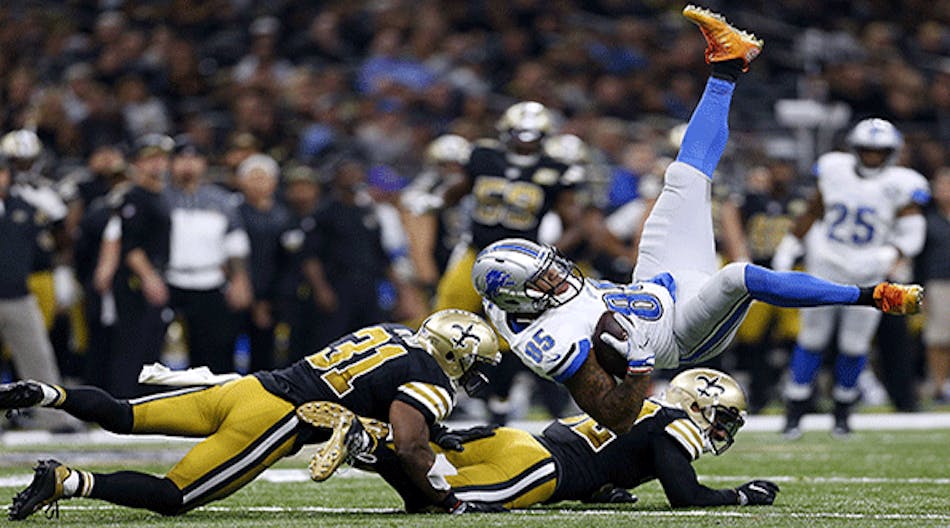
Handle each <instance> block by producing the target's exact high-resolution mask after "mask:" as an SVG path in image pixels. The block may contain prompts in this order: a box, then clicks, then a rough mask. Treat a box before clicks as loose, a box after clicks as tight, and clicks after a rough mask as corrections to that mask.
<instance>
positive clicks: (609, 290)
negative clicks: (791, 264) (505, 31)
mask: <svg viewBox="0 0 950 528" xmlns="http://www.w3.org/2000/svg"><path fill="white" fill-rule="evenodd" d="M683 14H684V15H685V16H686V17H687V18H689V19H690V20H692V21H693V22H695V23H697V24H698V25H699V27H700V29H701V30H702V32H703V35H704V36H705V37H706V40H707V43H708V47H707V50H706V58H707V60H708V61H709V62H711V63H712V69H713V73H712V76H711V77H710V79H709V81H708V82H707V85H706V89H705V91H704V93H703V96H702V98H701V99H700V101H699V104H698V106H697V107H696V109H695V110H694V112H693V115H692V117H691V119H690V122H689V125H688V127H687V129H686V133H685V135H684V137H683V141H682V145H681V148H680V151H679V154H678V156H677V159H676V161H675V162H673V163H672V164H670V166H669V167H668V168H667V170H666V174H665V183H664V188H663V191H662V192H661V194H660V196H659V198H658V199H657V201H656V205H655V206H654V208H653V210H652V212H651V213H650V215H649V217H648V219H647V221H646V224H645V226H644V228H643V235H642V237H641V240H640V246H639V255H638V259H637V265H636V268H635V269H634V273H633V282H632V283H631V284H615V283H611V282H601V281H594V280H589V279H585V278H584V277H583V275H582V274H581V272H580V271H579V270H578V268H577V266H576V265H574V263H573V262H571V261H569V260H567V259H565V258H564V257H562V256H560V255H559V254H558V253H557V250H556V249H555V248H553V247H551V246H545V245H540V244H536V243H533V242H530V241H528V240H524V239H506V240H501V241H498V242H496V243H494V244H491V245H490V246H488V247H486V248H485V249H484V250H482V252H481V253H480V254H479V255H478V257H477V259H476V261H475V266H474V267H473V270H472V281H473V282H474V285H475V289H476V290H477V291H478V292H479V294H480V295H481V296H482V298H483V301H484V302H483V304H484V309H485V313H486V314H487V316H488V317H489V319H490V320H491V321H492V323H493V324H494V325H495V328H496V329H497V330H498V332H499V334H500V335H501V336H502V337H504V338H505V339H507V340H508V342H509V344H510V345H511V348H512V350H513V351H514V352H515V353H516V354H517V355H518V356H519V357H520V359H521V360H522V361H523V362H524V363H525V364H526V365H527V366H528V367H529V368H530V369H532V370H533V371H535V372H536V373H537V374H539V375H541V376H543V377H547V378H551V379H554V380H556V381H558V382H561V383H563V384H564V385H565V386H566V387H567V388H568V390H570V392H571V394H572V396H573V397H574V400H575V401H576V402H577V404H578V405H579V406H580V407H581V409H583V410H584V411H585V412H587V413H588V414H589V415H590V416H591V417H592V418H594V419H595V420H596V421H597V422H598V423H600V424H601V425H603V426H605V427H607V428H609V429H611V430H612V431H614V432H617V433H622V432H625V431H627V430H629V429H630V427H631V426H632V424H633V422H634V420H635V419H636V416H637V414H638V413H639V411H640V408H641V406H642V402H643V397H644V395H645V392H646V388H647V385H648V382H649V380H648V378H649V376H648V375H649V373H650V372H652V370H653V368H654V366H657V367H660V368H675V367H677V366H679V365H685V364H692V363H699V362H701V361H704V360H706V359H709V358H711V357H713V356H716V355H717V354H719V353H720V352H722V350H723V349H725V347H726V346H727V345H728V343H729V341H730V340H731V339H732V337H733V336H734V335H735V333H736V330H737V328H738V326H739V323H740V322H741V321H742V319H743V317H744V315H745V313H746V311H747V309H748V307H749V304H750V303H751V302H752V300H754V299H755V300H760V301H765V302H768V303H771V304H776V305H780V306H790V307H800V306H817V305H824V304H862V305H867V306H878V307H879V308H880V309H882V310H885V311H889V312H895V313H905V312H911V311H916V310H917V309H918V308H919V303H920V298H921V289H920V287H918V286H914V287H905V286H899V285H891V284H887V283H882V284H880V285H878V286H877V287H876V288H863V289H860V288H858V287H856V286H842V285H838V284H834V283H831V282H827V281H824V280H820V279H817V278H815V277H812V276H809V275H806V274H803V273H796V272H786V273H776V272H773V271H771V270H769V269H767V268H763V267H760V266H755V265H752V264H740V263H736V264H730V265H728V266H726V267H725V268H723V269H721V270H718V271H717V268H718V266H717V262H716V255H715V242H714V238H713V227H712V214H711V205H710V204H711V199H710V189H711V184H712V175H713V171H714V170H715V167H716V165H717V164H718V162H719V158H720V156H721V155H722V152H723V149H724V148H725V145H726V140H727V138H728V135H729V127H728V122H727V121H728V113H729V104H730V101H731V99H732V92H733V89H734V88H735V81H736V79H737V78H738V76H739V74H740V73H741V72H742V71H744V70H745V69H747V68H748V64H749V62H750V61H751V60H752V59H754V58H755V57H756V56H757V55H758V53H759V51H760V50H761V47H762V43H761V41H759V40H757V39H756V38H755V37H754V36H752V35H750V34H748V33H746V32H744V31H740V30H737V29H735V28H733V27H732V26H730V25H729V24H728V23H726V22H725V20H724V19H723V18H722V17H721V16H719V15H717V14H715V13H711V12H709V11H707V10H705V9H700V8H697V7H695V6H687V7H686V8H685V9H684V10H683ZM607 310H610V311H613V312H615V313H614V317H615V319H617V322H618V323H619V324H620V325H621V326H622V327H623V328H624V330H625V333H626V339H624V340H619V339H616V338H614V337H613V336H611V335H609V334H606V333H604V334H602V335H601V336H599V337H600V338H601V339H602V340H603V341H604V342H606V343H607V344H609V345H610V346H611V347H613V348H615V349H617V351H618V352H619V353H621V354H622V355H623V356H624V357H625V358H626V359H627V362H628V370H627V374H626V376H625V377H624V378H623V379H622V380H621V381H620V382H619V383H618V382H617V381H616V380H615V379H614V378H613V377H612V376H611V375H609V374H607V372H606V371H605V370H604V369H603V368H602V367H601V366H600V364H599V363H598V361H597V359H596V355H595V354H591V353H590V351H591V348H592V341H591V339H592V334H593V333H594V330H595V328H596V326H597V322H598V320H599V318H600V316H601V314H602V313H604V312H605V311H607Z"/></svg>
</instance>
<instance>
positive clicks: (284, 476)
mask: <svg viewBox="0 0 950 528" xmlns="http://www.w3.org/2000/svg"><path fill="white" fill-rule="evenodd" d="M32 478H33V475H32V474H30V473H23V474H20V475H11V476H7V477H0V488H4V487H9V488H19V487H24V486H26V485H28V484H29V483H30V481H31V480H32ZM333 478H334V479H337V478H377V476H376V475H375V474H374V473H369V472H366V471H360V470H358V469H352V468H347V469H345V470H343V471H338V472H337V473H336V474H335V475H334V476H333ZM258 479H260V480H263V481H264V482H270V483H273V484H296V483H300V482H309V481H310V473H309V472H308V471H307V470H306V469H268V470H267V471H265V472H264V473H262V474H261V476H260V477H258ZM699 479H700V480H701V481H705V482H732V481H748V480H753V479H765V480H771V481H773V482H803V483H810V484H927V485H943V486H947V485H950V478H926V477H908V478H888V477H807V476H793V475H771V476H766V475H699Z"/></svg>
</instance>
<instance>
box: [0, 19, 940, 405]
mask: <svg viewBox="0 0 950 528" xmlns="http://www.w3.org/2000/svg"><path fill="white" fill-rule="evenodd" d="M682 7H683V6H682V5H680V4H677V3H670V2H659V1H651V0H646V1H617V0H599V1H598V0H593V1H584V2H581V1H571V0H555V1H542V0H506V1H500V0H478V1H447V2H435V1H425V0H422V1H410V0H374V1H332V0H330V1H322V2H305V1H293V0H270V1H267V2H263V1H256V0H206V1H198V0H154V1H123V0H66V1H46V0H40V1H25V0H12V1H5V2H2V3H0V49H2V50H3V52H2V53H0V134H2V135H3V141H2V143H0V151H2V154H3V167H4V168H3V169H0V174H2V173H3V172H8V173H9V183H8V184H4V178H0V204H4V203H6V204H7V205H6V206H5V208H3V209H0V215H2V216H0V220H2V219H4V218H5V219H7V220H8V221H9V222H10V225H13V226H14V227H16V226H15V225H14V223H15V224H16V225H21V224H23V223H24V221H25V222H26V223H29V224H31V225H32V227H33V228H34V229H33V231H29V232H28V233H27V235H24V236H21V237H20V238H16V237H13V236H12V235H10V236H8V231H7V227H4V228H3V229H4V231H2V232H3V234H4V235H3V238H2V239H0V254H2V256H0V262H2V263H3V265H4V269H2V270H0V273H3V274H4V275H6V276H7V278H5V279H4V280H2V281H0V339H2V340H3V342H4V343H5V344H6V345H7V346H6V347H5V351H4V353H3V357H4V361H3V363H2V365H3V368H2V371H0V372H2V376H3V381H8V380H10V379H15V378H17V377H31V376H46V379H47V381H49V377H48V376H49V374H48V370H43V369H39V370H35V369H33V367H31V366H29V362H24V360H23V359H22V358H21V359H17V357H16V356H17V355H28V354H31V353H33V350H30V351H23V350H15V349H14V348H15V347H14V344H15V342H17V341H16V340H17V339H18V338H20V335H19V334H17V333H16V331H11V330H10V328H11V325H14V324H13V323H11V322H10V320H12V319H16V318H17V315H16V314H17V313H24V311H23V310H22V309H19V308H13V309H11V310H12V311H4V307H5V304H4V303H5V302H7V301H8V300H10V299H22V294H23V292H22V291H21V290H20V288H21V287H20V286H19V285H17V284H12V285H10V284H7V282H9V280H7V279H8V278H10V277H13V276H14V274H13V272H12V271H10V270H11V269H13V268H11V267H8V266H13V264H10V263H11V262H18V261H22V259H32V264H30V265H29V266H30V269H29V270H28V271H30V276H29V283H28V284H29V292H30V293H29V295H32V296H33V297H34V298H35V299H36V300H37V301H38V305H37V306H38V308H39V310H40V312H41V313H42V316H43V318H42V319H43V320H42V322H43V325H44V328H45V330H46V332H45V335H47V336H48V339H49V343H51V344H52V349H53V350H54V351H55V359H56V361H55V363H56V364H55V365H53V366H49V365H47V366H46V367H44V368H47V369H48V368H54V369H58V370H60V371H61V372H62V376H63V377H64V378H66V379H67V381H68V382H81V383H92V384H97V385H100V386H103V387H105V388H108V389H111V390H112V391H113V392H114V393H115V394H117V395H118V396H134V395H137V394H139V393H140V392H141V390H143V389H142V388H141V387H140V386H138V385H137V384H136V383H135V376H136V375H137V373H138V370H139V368H140V367H141V366H142V363H143V362H147V361H149V360H158V359H159V357H160V358H161V359H162V360H163V361H164V362H166V363H167V364H169V365H170V366H173V367H184V366H187V365H188V364H189V363H190V364H192V365H207V366H209V367H211V368H212V370H215V371H228V370H238V371H249V370H256V369H260V368H271V367H275V366H280V365H284V364H287V363H288V362H291V361H293V360H295V359H298V358H300V357H303V356H305V355H306V354H308V353H311V352H313V351H315V350H317V349H319V348H320V347H322V346H324V345H325V344H327V343H328V342H330V341H331V340H333V339H335V338H336V337H339V336H340V335H341V334H343V333H346V332H348V331H351V330H353V329H355V328H358V327H360V326H362V325H364V324H368V323H371V322H376V321H380V320H395V321H418V320H420V318H421V317H423V316H424V315H426V314H427V313H428V311H429V310H430V304H429V303H430V302H431V297H432V295H433V293H434V291H433V288H434V285H435V279H436V278H437V277H432V272H431V271H428V270H422V269H419V267H420V263H419V261H418V258H417V255H415V254H414V252H418V251H419V250H418V248H413V247H412V242H413V241H412V238H411V237H410V236H409V235H407V234H406V229H405V225H404V219H405V218H406V217H407V215H411V214H412V213H413V203H416V204H417V205H418V202H413V201H412V200H405V199H401V195H405V193H406V189H407V188H408V189H410V190H412V189H413V187H411V185H412V184H413V182H414V181H416V180H417V179H418V177H419V175H420V174H424V173H425V172H426V171H434V170H435V171H437V170H439V167H438V165H439V164H438V163H437V162H439V161H445V160H433V159H431V158H430V159H427V157H426V155H425V154H426V152H427V149H428V147H429V146H430V145H431V144H432V143H433V141H435V140H436V139H437V138H440V137H442V136H445V135H446V134H454V135H457V136H460V137H461V138H464V139H465V140H467V141H470V142H474V141H476V140H478V139H479V138H497V136H498V131H497V130H496V126H495V124H496V121H497V120H498V118H499V117H500V115H501V114H502V112H504V110H505V109H506V108H508V107H509V106H510V105H512V104H513V103H516V102H518V101H538V102H540V103H542V104H544V105H545V106H546V107H547V108H548V109H549V110H551V111H552V112H554V114H555V115H556V117H557V127H556V128H557V132H558V134H569V135H572V136H576V137H577V138H579V139H580V140H581V141H579V142H577V143H573V144H570V143H569V142H568V144H569V145H573V146H564V145H563V144H562V145H561V147H560V148H562V149H567V150H570V152H560V154H562V155H564V156H566V157H569V158H571V159H570V160H568V161H570V162H571V163H576V164H580V165H582V166H583V168H584V169H585V172H584V173H585V179H584V183H583V187H584V189H585V194H584V196H585V200H586V201H585V203H586V204H587V205H588V206H589V207H593V208H596V209H598V210H600V211H601V212H602V213H603V218H604V219H605V220H604V221H605V222H606V224H607V227H608V228H609V229H610V231H611V233H613V234H614V235H615V236H617V238H618V239H620V240H622V241H623V242H624V244H625V247H626V249H627V250H628V251H627V252H626V253H625V252H624V251H621V252H620V253H619V254H618V253H617V252H616V251H613V252H610V253H609V254H605V253H604V252H602V251H600V250H599V249H598V248H597V247H596V244H589V245H588V247H586V248H583V249H580V250H578V253H577V254H573V255H572V256H573V257H575V258H578V259H581V260H583V261H585V262H586V263H587V268H586V269H587V272H588V273H590V274H592V275H595V276H603V277H608V278H611V279H615V280H621V281H623V280H625V278H626V277H629V272H630V269H631V266H632V263H633V258H634V256H635V245H636V227H637V225H638V221H639V219H640V218H642V214H643V211H644V210H645V209H646V208H647V207H649V201H650V199H651V198H652V197H654V196H655V195H656V193H657V192H658V190H659V185H661V182H659V178H660V177H661V175H662V171H663V168H664V167H665V163H667V162H668V161H669V159H670V158H671V157H672V156H674V155H675V152H676V147H677V144H678V141H677V131H678V130H682V127H681V125H682V123H683V122H684V121H685V120H687V119H688V118H689V114H690V111H691V109H692V108H693V107H694V106H695V103H696V101H697V100H698V98H699V95H700V93H701V91H702V89H703V86H704V82H705V78H706V77H707V75H708V67H707V66H706V65H705V64H704V63H703V48H704V42H703V39H702V38H701V37H700V36H699V35H698V34H697V33H696V31H695V29H694V28H692V27H690V25H689V22H688V21H687V20H685V19H683V18H682V17H681V16H680V15H679V12H680V10H681V9H682ZM706 7H709V8H712V9H715V10H717V11H719V12H723V13H726V14H727V15H728V17H729V18H730V20H731V21H733V22H735V23H736V25H738V26H740V27H749V28H753V29H754V30H755V32H756V34H757V36H759V37H761V38H762V39H764V41H765V43H766V44H765V50H764V52H763V54H762V56H761V58H760V59H759V60H758V61H757V62H756V64H755V68H753V70H752V71H751V72H750V73H749V74H747V75H746V76H745V77H744V78H743V80H742V83H741V84H740V85H739V88H738V90H737V92H736V97H735V102H734V104H733V108H732V114H731V128H732V137H731V139H730V143H729V147H728V150H727V152H726V155H725V158H724V160H723V163H722V164H720V172H721V176H717V179H716V184H715V186H714V194H715V199H716V200H717V202H718V203H720V204H722V207H718V208H717V210H719V211H722V212H723V218H725V221H724V222H722V223H720V224H719V225H720V226H723V229H722V232H721V236H720V250H721V252H722V255H723V260H724V262H725V261H728V260H730V259H744V260H752V261H755V262H760V263H765V264H766V265H767V263H768V262H769V261H770V258H771V252H772V251H774V249H775V245H776V244H777V243H778V242H779V240H780V239H781V237H782V235H783V234H784V232H785V230H786V229H787V228H788V226H789V225H790V223H791V218H792V216H794V214H795V213H796V212H797V211H798V209H797V207H799V205H798V202H797V201H796V199H798V198H805V197H806V196H807V195H808V193H809V190H810V188H811V187H812V183H811V182H812V180H811V179H810V175H809V167H810V165H811V163H812V162H813V161H814V160H815V158H816V157H817V156H818V155H819V154H821V153H822V152H824V151H827V150H831V149H834V148H842V142H841V138H842V136H843V134H844V133H845V132H846V131H847V130H848V128H849V127H850V126H851V125H853V124H854V123H855V122H857V121H858V120H860V119H863V118H866V117H882V118H885V119H888V120H890V121H891V122H893V123H894V124H895V125H896V126H897V127H898V129H900V130H901V131H902V132H903V133H904V136H905V141H906V146H905V148H904V151H903V153H902V156H901V158H900V164H902V165H905V166H908V167H911V168H914V169H916V170H917V171H919V172H920V173H921V174H923V175H924V176H925V177H927V178H928V179H929V180H930V181H931V185H932V190H933V195H934V200H933V202H932V204H931V206H930V210H929V212H928V222H930V224H929V225H931V224H932V225H937V224H940V223H941V222H942V224H943V225H942V226H941V227H940V228H939V229H933V230H931V235H930V237H929V238H928V249H925V252H924V253H923V254H922V255H921V257H919V258H918V259H917V262H916V263H909V264H908V265H907V266H905V267H904V269H903V271H899V272H900V273H904V274H905V275H904V276H903V277H899V278H901V279H902V280H910V279H911V278H912V279H913V280H914V281H916V282H921V283H925V284H928V285H929V284H931V283H932V284H933V286H934V287H933V288H930V290H929V292H928V297H927V303H928V305H930V306H940V307H943V310H942V312H947V311H950V309H948V308H946V307H947V306H950V287H948V284H950V264H948V261H950V250H948V244H950V242H948V239H947V238H948V237H950V229H948V227H947V225H946V224H948V222H950V164H948V158H950V153H948V148H950V1H948V0H929V1H922V0H905V1H899V2H884V1H881V0H863V1H857V2H855V1H848V2H844V1H817V0H787V1H783V2H764V1H751V2H750V1H744V2H737V1H725V0H722V1H710V2H706ZM789 101H792V102H796V104H797V106H792V107H785V108H786V109H785V110H782V109H781V108H780V107H781V106H782V104H783V102H784V103H788V102H789ZM789 108H791V110H788V109H789ZM554 154H558V153H554ZM14 189H19V190H18V191H14ZM130 189H139V190H141V192H139V193H138V194H136V193H133V192H132V191H130ZM162 193H163V194H164V195H165V196H166V197H167V198H168V199H169V200H170V201H171V203H172V206H173V209H172V213H171V215H170V218H168V219H166V220H162V219H161V218H160V217H159V216H157V215H155V216H154V217H153V216H149V210H150V207H151V206H152V205H151V204H152V197H153V196H157V195H158V194H162ZM130 195H131V197H130ZM14 196H20V197H21V198H23V199H24V200H26V202H28V203H29V205H28V206H16V205H15V204H14V205H10V204H11V203H13V202H11V200H13V198H11V197H14ZM750 196H759V197H763V196H765V197H768V196H773V197H778V198H776V200H778V201H780V202H781V203H782V206H780V207H778V208H777V209H775V210H771V209H769V207H764V208H762V210H761V211H758V212H757V213H756V214H745V213H743V205H744V204H746V203H748V201H749V197H750ZM792 198H795V199H792ZM768 200H769V199H768V198H766V199H764V203H769V201H768ZM57 202H58V203H57ZM15 207H21V210H22V211H29V212H30V218H20V217H19V216H17V215H15V214H13V213H15V212H16V210H15ZM30 207H31V208H32V209H29V208H30ZM423 209H424V208H423ZM208 211H212V212H213V213H214V214H211V213H208ZM206 213H207V214H206ZM169 220H170V222H171V226H169ZM555 221H556V219H555ZM176 222H177V224H176ZM176 225H177V226H178V227H177V231H176ZM463 225H464V223H463ZM181 226H186V227H189V228H188V229H182V228H181ZM191 227H193V228H194V229H193V230H191V231H189V229H190V228H191ZM10 229H13V227H10ZM450 231H452V232H450V233H448V234H447V235H446V236H447V238H445V239H444V240H439V241H438V243H436V244H434V246H435V247H432V248H429V249H428V250H429V251H431V252H437V251H441V252H442V253H443V254H444V255H443V257H442V258H441V259H440V261H439V266H440V269H444V265H445V259H447V258H448V254H449V253H450V250H451V245H452V241H453V240H455V239H454V238H451V237H458V236H464V227H458V228H457V229H455V230H454V231H453V230H450ZM9 232H12V231H9ZM24 232H25V231H24ZM208 233H212V234H218V235H220V236H219V237H217V238H215V237H210V238H209V237H208V236H206V237H205V238H202V236H200V235H201V234H205V235H207V234H208ZM34 235H35V236H34ZM136 240H138V241H139V245H138V246H136V245H134V244H133V243H132V242H133V241H136ZM15 241H19V242H15ZM23 244H34V245H35V247H30V248H26V247H25V246H23ZM162 246H164V247H162ZM137 254H142V255H144V260H146V261H149V260H150V261H151V262H150V263H149V262H146V264H148V265H149V266H151V272H152V275H149V269H148V267H146V268H144V271H143V268H141V266H142V265H143V264H142V263H141V262H139V261H137V259H136V256H135V255H137ZM130 256H131V258H130ZM18 259H19V260H18ZM914 264H916V265H914ZM21 267H22V266H21ZM163 269H164V270H165V272H164V273H162V272H161V270H163ZM914 273H916V275H913V274H914ZM14 282H15V281H14ZM772 317H773V314H765V313H763V314H758V315H755V314H754V315H753V316H750V321H749V322H748V323H747V325H746V326H748V328H746V329H745V330H744V331H743V333H742V335H741V336H740V339H739V344H738V345H737V346H736V349H735V351H734V353H732V354H727V355H726V356H724V357H723V359H722V363H721V365H720V366H721V367H724V368H726V369H727V370H729V371H731V372H732V371H736V372H740V373H741V372H747V373H751V374H749V375H747V376H745V377H742V376H740V378H741V379H743V380H745V381H746V383H748V384H750V385H752V386H753V387H752V391H751V396H752V402H751V403H752V406H753V410H756V411H757V410H759V409H761V408H763V407H764V406H766V405H767V404H768V403H769V402H775V401H777V400H778V398H779V397H780V395H779V394H777V392H776V390H775V388H776V387H777V386H778V383H777V381H778V379H779V377H780V376H781V373H782V372H783V369H784V366H785V364H786V362H787V356H788V350H789V347H790V344H791V343H793V342H794V337H795V331H796V329H795V318H794V314H792V317H791V318H788V317H785V318H784V319H783V318H778V317H776V318H774V320H773V318H772ZM941 317H944V318H947V319H948V320H950V314H946V313H944V314H943V315H941ZM926 321H927V319H926V315H925V316H923V317H919V318H916V319H911V320H910V322H909V323H905V322H904V320H903V319H901V320H893V321H886V322H885V323H884V324H882V325H881V330H880V334H879V338H878V343H879V344H881V345H879V348H881V349H882V350H881V351H880V353H881V354H886V356H887V358H888V359H887V364H888V365H893V364H895V363H896V364H900V365H903V366H905V367H906V368H903V369H896V370H895V369H887V368H885V369H880V368H878V369H877V372H878V373H879V376H878V377H879V378H881V382H883V387H884V389H880V387H881V383H880V382H878V381H877V380H876V379H870V380H868V381H867V383H865V384H864V385H862V387H863V389H864V391H865V400H866V401H871V402H872V403H873V402H874V401H877V402H878V403H885V402H888V401H889V402H890V403H891V404H893V405H894V407H896V408H898V409H901V410H908V411H912V410H917V409H919V408H920V406H921V405H926V406H930V405H932V402H933V401H937V402H947V401H950V381H948V376H950V335H947V332H939V331H936V330H933V331H931V332H930V333H927V332H925V331H924V330H923V328H924V327H925V325H926V324H927V323H926ZM944 326H945V327H946V323H944ZM11 335H12V336H13V337H11ZM894 336H897V337H896V338H895V337H894ZM924 336H926V337H927V339H926V340H925V339H924ZM145 341H150V343H145ZM884 343H886V344H887V346H886V350H883V349H884V348H885V346H883V344H884ZM876 357H878V355H875V356H872V361H871V363H872V364H875V362H876V361H877V360H876V359H875V358H876ZM31 369H33V370H31ZM25 370H29V372H24V371H25ZM895 373H896V374H895ZM871 377H872V378H874V376H873V375H872V376H871ZM885 389H886V390H885ZM875 391H877V392H875ZM538 392H539V393H543V391H538ZM874 394H877V396H876V400H875V397H872V395H874Z"/></svg>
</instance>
